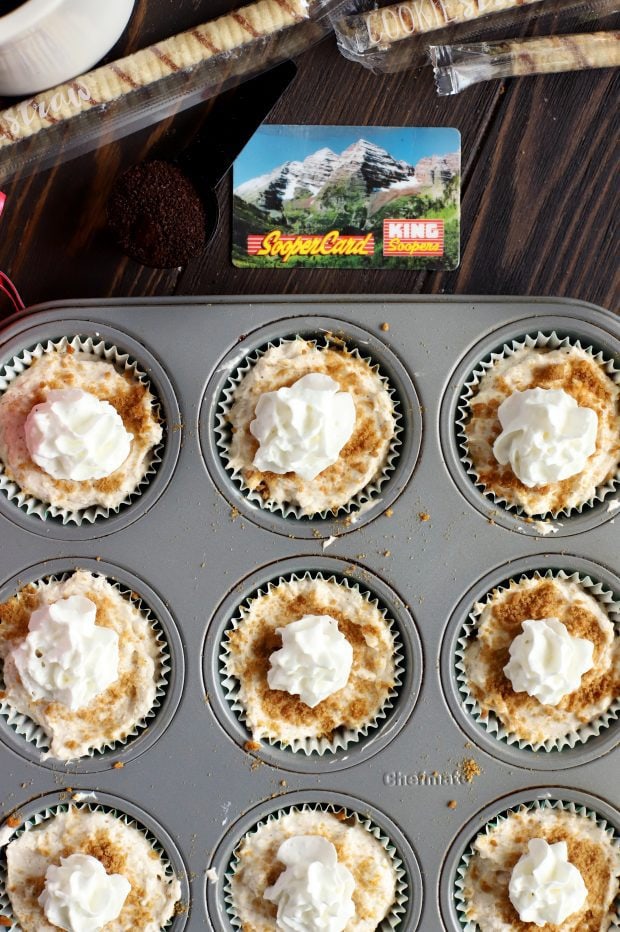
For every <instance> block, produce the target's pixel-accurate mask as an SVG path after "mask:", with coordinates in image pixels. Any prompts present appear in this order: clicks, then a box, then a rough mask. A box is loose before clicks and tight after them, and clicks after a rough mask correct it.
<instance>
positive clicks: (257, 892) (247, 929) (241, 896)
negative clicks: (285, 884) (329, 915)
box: [231, 809, 397, 932]
mask: <svg viewBox="0 0 620 932" xmlns="http://www.w3.org/2000/svg"><path fill="white" fill-rule="evenodd" d="M295 835H320V836H322V837H323V838H326V839H327V840H328V841H329V842H331V843H332V844H333V845H334V847H335V848H336V852H337V855H338V862H339V863H341V864H343V865H344V866H345V867H346V868H348V870H349V871H350V872H351V874H352V875H353V878H354V880H355V889H354V891H353V895H352V898H353V902H354V905H355V915H354V917H353V918H352V919H351V920H350V921H349V922H348V923H347V926H346V932H374V930H375V929H376V928H377V927H378V926H379V924H380V923H381V922H382V921H383V919H385V917H386V916H388V914H389V913H390V910H391V909H392V907H393V906H394V904H395V901H396V886H397V877H396V871H395V869H394V864H393V862H392V859H391V858H390V856H389V854H388V853H387V851H386V850H385V848H384V846H383V845H382V844H381V842H380V841H379V840H378V839H377V838H375V836H374V835H372V834H371V833H370V832H369V831H368V830H367V829H366V828H364V826H363V825H361V824H360V823H359V822H358V821H357V820H356V819H355V818H354V817H352V816H350V817H347V815H346V813H345V812H338V813H336V814H335V815H332V814H331V813H329V812H322V811H320V810H318V809H317V810H314V811H312V810H311V811H302V812H296V811H291V812H288V813H284V814H279V815H277V816H276V817H275V818H272V819H269V820H267V821H265V822H264V823H263V824H262V825H260V826H259V828H258V829H257V830H256V831H251V832H248V834H247V835H246V836H245V838H244V839H243V840H242V842H241V844H240V845H239V847H238V848H237V850H236V852H235V855H236V857H237V859H238V864H237V866H236V867H235V868H234V871H233V875H232V879H231V888H232V911H233V913H234V915H235V916H236V918H237V919H238V921H239V922H240V925H241V929H242V930H243V932H273V930H274V929H275V927H276V925H275V920H276V914H277V910H276V906H275V904H273V903H271V902H270V901H269V900H266V899H264V894H265V891H266V890H267V888H268V887H270V886H272V885H273V884H275V883H276V881H277V879H278V877H279V876H280V874H281V873H282V872H283V870H284V864H282V863H281V862H280V861H278V858H277V854H278V849H279V848H280V845H281V844H282V843H283V842H284V841H286V839H288V838H291V837H292V836H295Z"/></svg>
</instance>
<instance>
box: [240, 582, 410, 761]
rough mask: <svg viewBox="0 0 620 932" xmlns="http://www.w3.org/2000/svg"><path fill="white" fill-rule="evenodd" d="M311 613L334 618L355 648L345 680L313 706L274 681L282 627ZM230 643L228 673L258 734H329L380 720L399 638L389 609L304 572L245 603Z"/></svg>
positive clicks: (290, 738)
mask: <svg viewBox="0 0 620 932" xmlns="http://www.w3.org/2000/svg"><path fill="white" fill-rule="evenodd" d="M305 615H329V616H331V618H333V619H334V620H335V621H336V622H337V624H338V631H339V632H340V633H341V634H343V635H344V637H345V638H346V639H347V641H348V642H349V644H350V645H351V647H352V649H353V661H352V665H351V672H350V674H349V677H348V680H347V683H346V685H345V686H344V687H343V688H342V689H339V690H338V691H337V692H335V693H333V694H332V695H330V696H328V697H327V698H326V699H323V701H321V702H319V703H318V705H315V706H314V708H311V707H310V706H309V705H306V704H305V703H304V702H302V700H301V699H300V697H299V696H297V695H291V694H290V693H289V692H286V691H284V690H279V689H270V687H269V683H268V673H269V667H270V657H271V655H272V654H273V653H274V652H275V651H278V650H280V649H281V647H282V636H281V635H280V634H278V633H277V631H276V629H278V628H285V627H286V626H287V625H289V624H291V623H292V622H295V621H298V620H299V619H300V618H302V617H303V616H305ZM228 646H229V652H228V653H227V654H226V660H225V666H226V671H227V673H228V674H229V675H230V676H232V677H234V678H235V679H236V680H237V681H238V683H239V692H238V695H237V696H236V699H237V701H238V702H239V703H240V704H241V705H242V706H243V708H244V709H245V713H246V719H247V724H248V727H249V728H250V730H251V731H252V735H253V737H254V738H255V739H257V740H260V739H263V738H267V739H269V738H271V739H274V740H277V741H281V742H283V743H288V742H291V741H293V740H295V739H297V738H302V739H303V738H310V737H316V738H326V739H328V740H330V739H331V738H332V737H333V733H334V731H335V730H336V729H350V730H354V731H357V730H359V729H360V728H362V727H363V726H364V725H366V724H368V723H370V722H372V721H373V720H374V719H375V717H376V715H377V714H378V712H379V711H380V709H381V708H382V707H383V706H384V704H385V702H386V700H387V698H388V696H389V695H390V692H391V690H392V689H393V687H394V682H395V667H394V638H393V635H392V632H391V631H390V628H389V626H388V623H387V622H386V620H385V618H384V616H383V614H382V613H381V611H380V610H379V608H378V607H377V606H376V605H373V604H372V603H371V602H369V601H368V600H367V599H366V598H364V596H363V595H362V594H361V593H360V592H359V590H357V589H349V588H348V587H346V586H344V585H342V584H339V583H337V582H334V581H329V580H325V579H311V578H302V579H296V580H287V581H284V582H281V583H279V584H278V585H276V586H274V587H272V588H270V589H269V591H268V592H266V593H265V594H264V595H261V596H258V597H257V598H255V599H253V600H252V601H251V603H250V604H249V606H247V607H244V608H243V609H242V611H241V621H240V623H239V625H238V627H237V628H236V629H234V630H231V631H230V632H229V634H228Z"/></svg>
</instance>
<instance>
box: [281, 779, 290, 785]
mask: <svg viewBox="0 0 620 932" xmlns="http://www.w3.org/2000/svg"><path fill="white" fill-rule="evenodd" d="M280 786H288V783H287V781H286V780H280Z"/></svg>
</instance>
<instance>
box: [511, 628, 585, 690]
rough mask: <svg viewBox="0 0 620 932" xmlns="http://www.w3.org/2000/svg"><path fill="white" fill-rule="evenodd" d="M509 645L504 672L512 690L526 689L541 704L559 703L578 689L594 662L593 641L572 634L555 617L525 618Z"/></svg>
mask: <svg viewBox="0 0 620 932" xmlns="http://www.w3.org/2000/svg"><path fill="white" fill-rule="evenodd" d="M521 627H522V628H523V632H522V634H519V635H518V636H517V637H516V638H515V639H514V641H513V642H512V644H511V645H510V648H509V652H510V660H509V661H508V663H507V664H506V666H505V667H504V673H505V674H506V676H507V677H508V679H509V680H510V682H511V683H512V688H513V689H514V690H515V692H518V693H523V692H526V693H528V695H530V696H534V698H535V699H538V701H539V702H542V703H543V705H558V703H560V702H561V701H562V699H563V698H564V696H568V694H569V693H572V692H574V691H575V690H576V689H579V686H580V685H581V677H582V676H583V674H584V673H587V672H588V670H591V669H592V666H593V664H594V659H593V654H594V644H593V643H592V641H589V640H588V639H587V638H579V637H574V636H573V635H572V634H569V631H568V628H567V627H566V625H565V624H563V623H562V622H561V621H560V620H559V619H558V618H544V619H541V620H539V621H531V620H528V621H524V622H523V624H522V626H521Z"/></svg>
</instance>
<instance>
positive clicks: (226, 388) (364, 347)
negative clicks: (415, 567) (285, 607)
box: [200, 317, 422, 538]
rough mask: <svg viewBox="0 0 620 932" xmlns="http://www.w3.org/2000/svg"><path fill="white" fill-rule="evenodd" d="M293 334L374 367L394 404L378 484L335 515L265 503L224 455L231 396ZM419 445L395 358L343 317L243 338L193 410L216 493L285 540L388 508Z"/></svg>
mask: <svg viewBox="0 0 620 932" xmlns="http://www.w3.org/2000/svg"><path fill="white" fill-rule="evenodd" d="M296 336H300V337H302V338H303V339H305V340H307V341H315V342H316V345H317V346H318V347H319V348H321V347H325V346H326V345H328V343H329V341H330V340H331V342H332V344H333V345H335V346H338V345H344V347H345V348H346V349H347V350H348V351H349V352H352V353H355V354H359V356H360V357H361V358H362V359H365V360H369V362H370V365H371V366H373V367H374V366H376V367H378V369H377V371H378V374H379V376H380V377H382V379H383V380H385V382H386V386H387V388H388V389H389V390H390V393H391V395H392V399H393V402H394V412H395V424H396V429H395V435H394V438H393V440H392V444H391V446H390V451H389V454H388V459H387V464H386V467H385V468H384V470H383V472H382V474H381V475H380V476H379V478H378V479H376V480H374V481H373V482H372V483H371V484H370V485H369V486H367V487H366V488H365V489H362V490H361V491H360V492H358V493H357V494H355V495H354V496H353V497H352V499H351V501H350V503H349V504H347V505H346V506H344V507H342V508H341V509H340V510H339V512H338V513H337V514H335V515H334V514H332V512H329V513H327V514H325V515H315V516H312V517H306V516H303V515H300V514H299V513H298V512H297V510H296V509H295V508H293V507H292V506H287V505H284V506H278V505H275V504H269V503H264V502H262V500H261V497H260V495H259V493H258V492H252V491H250V490H249V489H247V488H246V487H245V485H244V483H243V482H242V480H241V478H240V476H238V475H237V476H235V475H233V472H232V470H231V468H230V466H229V465H228V460H227V456H226V449H227V442H228V439H229V437H230V427H229V426H228V424H227V420H226V415H227V411H228V410H229V407H230V392H231V391H232V390H233V389H234V387H235V385H236V384H237V382H238V379H239V378H240V377H241V376H242V375H243V374H244V372H245V371H249V369H248V366H249V367H251V366H252V365H253V364H254V363H255V362H256V361H257V360H258V358H260V356H261V355H262V354H263V353H264V352H265V351H266V350H267V349H268V348H269V347H270V346H274V345H278V344H279V343H282V342H286V341H290V340H294V339H295V337H296ZM421 442H422V415H421V410H420V403H419V401H418V397H417V393H416V390H415V388H414V385H413V382H412V381H411V378H410V376H409V374H408V373H407V371H406V369H405V367H404V366H403V364H402V363H401V362H400V360H399V359H398V358H397V356H396V355H395V354H394V353H393V352H392V351H391V350H390V349H389V348H388V347H387V346H386V345H385V343H383V342H382V341H381V340H379V339H378V337H377V336H376V335H375V334H373V333H371V332H369V331H367V330H363V329H362V328H361V327H358V326H356V325H354V324H351V323H349V322H347V321H344V320H338V319H335V318H330V317H300V318H295V319H290V318H289V319H285V320H278V321H276V322H274V323H271V324H269V325H267V326H265V327H261V328H260V329H259V330H256V331H254V332H252V333H251V334H249V335H248V336H244V337H243V338H242V339H241V340H240V341H239V342H238V343H237V345H236V346H235V347H234V349H233V350H231V351H230V352H229V353H228V354H227V355H226V356H225V357H224V359H223V360H222V361H221V362H220V364H219V365H218V366H217V368H216V370H215V373H214V375H213V377H212V379H211V381H210V382H209V384H208V386H207V390H206V392H205V395H204V398H203V401H202V406H201V412H200V443H201V448H202V452H203V456H204V459H205V462H206V465H207V469H208V471H209V473H210V475H211V478H212V479H213V481H214V483H215V484H216V486H217V487H218V489H219V490H220V492H221V493H222V495H223V496H224V497H225V498H226V499H227V500H228V501H229V502H230V503H231V505H232V506H233V507H234V508H236V509H237V510H238V511H239V512H240V513H241V514H243V515H244V516H245V517H247V518H249V519H250V520H251V521H254V522H255V523H256V524H259V525H260V526H261V527H264V528H266V529H267V530H270V531H275V532H277V533H279V534H284V535H286V536H288V537H291V536H292V537H295V538H317V537H318V538H326V537H330V536H331V535H333V534H339V535H340V534H344V533H346V532H347V531H354V530H355V529H356V528H358V527H360V526H361V525H363V524H366V523H368V522H369V521H372V520H373V518H376V517H377V516H378V515H380V514H381V513H382V512H383V511H384V510H385V509H386V508H388V507H389V506H390V505H391V504H392V503H393V502H394V501H395V500H396V498H397V497H398V495H399V494H400V493H401V492H402V490H403V489H404V487H405V486H406V485H407V483H408V481H409V479H410V478H411V475H412V473H413V471H414V469H415V465H416V462H417V458H418V454H419V451H420V446H421Z"/></svg>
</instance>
